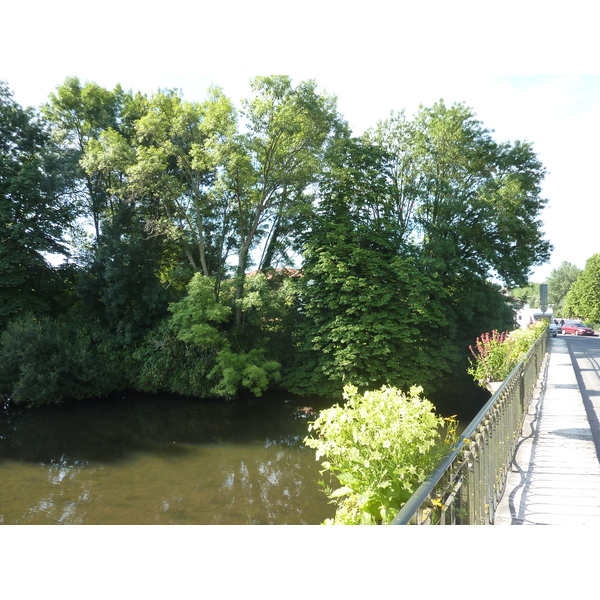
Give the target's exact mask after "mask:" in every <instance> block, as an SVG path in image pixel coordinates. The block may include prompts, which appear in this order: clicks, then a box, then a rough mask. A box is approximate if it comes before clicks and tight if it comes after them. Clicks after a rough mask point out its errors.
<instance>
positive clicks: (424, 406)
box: [304, 386, 456, 525]
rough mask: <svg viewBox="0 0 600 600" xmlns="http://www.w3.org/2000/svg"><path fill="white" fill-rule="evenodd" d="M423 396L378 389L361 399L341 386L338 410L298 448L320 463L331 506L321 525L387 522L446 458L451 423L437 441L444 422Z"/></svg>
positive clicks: (325, 414) (416, 391)
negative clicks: (305, 449) (332, 514)
mask: <svg viewBox="0 0 600 600" xmlns="http://www.w3.org/2000/svg"><path fill="white" fill-rule="evenodd" d="M422 392H423V390H422V388H419V387H412V388H411V389H410V392H409V393H408V394H403V393H402V392H400V391H399V390H397V389H394V388H389V387H383V388H381V390H377V391H370V392H365V393H364V394H363V395H360V394H359V393H358V390H357V389H356V388H355V387H352V386H346V387H345V388H344V399H345V404H344V406H340V405H337V404H336V405H334V406H333V407H332V408H329V409H327V410H324V411H322V412H321V413H320V414H319V417H318V418H317V419H316V420H315V422H314V423H312V424H310V425H309V431H312V432H315V433H316V434H317V437H311V436H308V437H306V438H305V440H304V443H305V444H306V445H307V446H308V447H309V448H314V449H315V450H316V457H317V460H320V459H324V460H323V462H322V466H323V473H328V474H329V475H330V478H329V481H328V483H327V484H325V490H326V493H327V496H328V497H329V498H330V499H331V501H332V503H334V504H337V511H336V515H335V519H333V520H332V521H327V522H326V523H329V524H345V525H372V524H373V525H374V524H387V523H389V522H390V521H391V520H392V519H393V518H394V517H395V516H396V514H397V513H398V511H399V510H400V509H401V508H402V506H403V505H404V504H405V503H406V501H407V500H408V499H409V498H410V497H411V496H412V494H413V493H414V492H415V490H416V489H417V487H418V486H419V485H420V484H421V483H422V482H423V481H424V480H425V478H426V477H427V476H428V475H429V474H430V473H431V471H432V470H433V469H434V468H435V466H436V465H437V463H438V462H439V460H440V459H441V458H442V457H443V456H444V454H446V453H447V452H448V451H449V449H450V447H451V445H452V443H454V441H456V440H455V439H453V435H452V432H453V431H454V424H452V423H451V427H450V430H451V432H450V435H449V436H444V435H442V431H443V426H444V423H445V421H444V419H442V418H441V417H438V416H436V415H435V412H434V407H433V405H432V404H431V403H430V402H429V401H428V400H426V399H425V398H424V397H423V396H422ZM336 480H337V482H339V484H340V485H341V487H334V486H335V485H336V483H335V482H336Z"/></svg>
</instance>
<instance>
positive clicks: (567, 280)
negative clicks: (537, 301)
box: [546, 261, 581, 317]
mask: <svg viewBox="0 0 600 600" xmlns="http://www.w3.org/2000/svg"><path fill="white" fill-rule="evenodd" d="M580 273H581V270H580V269H578V268H577V267H576V266H575V265H572V264H571V263H569V262H566V261H565V262H563V263H562V264H561V265H560V267H558V269H553V270H552V272H551V273H550V276H549V277H548V279H547V280H546V283H547V284H548V303H549V304H550V305H551V306H552V308H553V312H554V316H555V317H556V316H558V315H562V313H563V308H564V305H565V300H566V298H567V294H568V293H569V290H570V289H571V286H572V285H573V284H574V283H575V282H576V281H577V278H578V277H579V274H580Z"/></svg>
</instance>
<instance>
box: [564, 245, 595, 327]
mask: <svg viewBox="0 0 600 600" xmlns="http://www.w3.org/2000/svg"><path fill="white" fill-rule="evenodd" d="M564 315H565V316H566V317H576V318H579V319H583V320H586V321H589V322H591V323H600V254H594V255H593V256H591V257H590V258H588V260H587V262H586V263H585V268H584V269H583V271H582V272H581V274H580V275H579V277H578V278H577V280H576V281H575V282H574V283H573V284H572V285H571V288H570V289H569V292H568V293H567V296H566V299H565V308H564Z"/></svg>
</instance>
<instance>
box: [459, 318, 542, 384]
mask: <svg viewBox="0 0 600 600" xmlns="http://www.w3.org/2000/svg"><path fill="white" fill-rule="evenodd" d="M547 326H548V325H547V323H546V322H545V321H538V322H536V323H534V324H533V325H531V326H529V327H528V328H527V329H517V330H515V331H512V332H511V333H508V332H506V331H505V332H503V333H499V332H497V331H495V330H494V331H492V332H491V333H484V334H483V335H481V337H478V338H477V341H476V344H475V347H476V349H473V346H469V350H470V351H471V354H472V355H473V357H474V359H475V360H471V366H470V367H469V369H468V370H467V373H469V375H471V376H472V377H473V379H474V380H475V381H476V382H477V383H478V384H479V385H480V386H481V387H483V388H487V387H488V384H489V383H492V382H495V381H504V380H505V379H506V378H507V377H508V376H509V375H510V374H511V372H512V371H513V369H514V368H515V367H516V366H517V365H518V364H519V362H521V360H523V358H524V357H525V355H526V354H527V352H528V351H529V349H530V348H531V346H533V344H534V343H535V341H536V340H537V339H538V337H539V336H540V334H541V333H542V332H543V331H544V330H545V329H546V327H547Z"/></svg>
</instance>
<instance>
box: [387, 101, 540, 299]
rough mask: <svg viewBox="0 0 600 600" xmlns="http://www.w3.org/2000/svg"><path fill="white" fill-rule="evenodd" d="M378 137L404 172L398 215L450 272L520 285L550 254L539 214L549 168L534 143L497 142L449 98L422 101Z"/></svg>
mask: <svg viewBox="0 0 600 600" xmlns="http://www.w3.org/2000/svg"><path fill="white" fill-rule="evenodd" d="M375 139H376V140H378V141H381V143H382V144H384V145H385V147H386V148H388V149H390V150H392V151H393V154H394V160H395V162H396V164H397V167H396V170H397V171H398V172H401V173H403V174H404V175H403V179H402V181H401V185H402V187H401V189H402V191H403V194H404V201H403V203H402V205H401V206H402V208H403V210H402V212H401V213H400V212H399V214H398V219H399V221H400V222H402V223H404V225H403V227H404V228H405V229H407V230H408V231H410V232H412V233H413V236H414V239H416V240H418V241H419V243H420V244H421V245H422V247H423V248H424V250H425V251H426V252H427V253H429V255H430V256H431V257H437V258H438V259H440V260H443V262H444V263H445V265H446V268H447V270H448V273H449V274H452V273H459V272H462V273H476V274H478V275H479V276H481V277H489V276H495V277H496V278H498V279H500V280H501V281H503V282H504V283H505V284H506V285H507V286H508V287H514V285H524V284H525V283H526V282H527V278H528V275H529V270H530V268H531V267H532V266H534V265H537V264H543V263H544V262H545V261H546V260H547V259H548V256H549V250H550V244H549V243H548V242H547V241H546V240H544V238H543V232H542V228H541V226H542V224H541V222H540V220H539V214H540V212H541V210H542V209H543V207H544V206H545V203H546V201H545V200H544V199H543V198H541V197H540V192H541V188H540V184H541V181H542V179H543V177H544V174H545V170H544V167H543V165H542V164H541V162H540V161H539V159H538V158H537V156H536V155H535V153H534V151H533V148H532V147H531V145H530V144H528V143H524V142H515V143H497V142H496V141H495V140H494V139H493V138H492V136H491V132H490V131H489V130H487V129H486V128H485V127H483V124H482V123H481V122H480V121H479V120H477V118H476V116H475V114H474V113H473V111H472V110H471V109H470V108H468V107H466V106H465V105H464V104H454V105H453V106H451V107H447V106H446V105H445V104H444V102H443V101H440V102H438V103H436V104H434V105H433V106H432V107H431V108H425V107H420V109H419V111H418V113H417V115H416V116H415V118H414V119H413V121H409V120H407V119H405V118H404V117H402V118H392V119H388V120H387V121H384V122H383V123H380V124H379V126H378V128H377V130H376V134H375ZM397 187H399V186H397Z"/></svg>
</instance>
